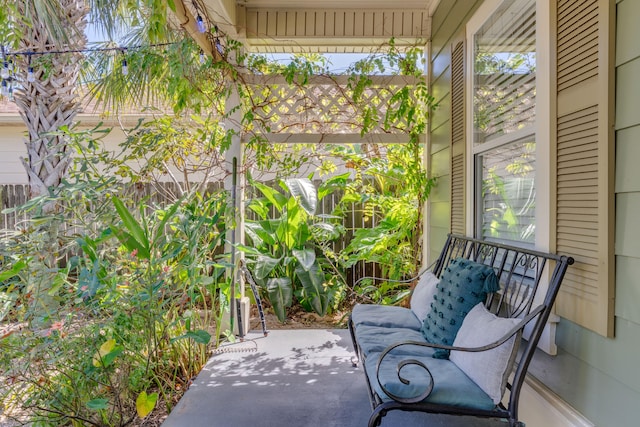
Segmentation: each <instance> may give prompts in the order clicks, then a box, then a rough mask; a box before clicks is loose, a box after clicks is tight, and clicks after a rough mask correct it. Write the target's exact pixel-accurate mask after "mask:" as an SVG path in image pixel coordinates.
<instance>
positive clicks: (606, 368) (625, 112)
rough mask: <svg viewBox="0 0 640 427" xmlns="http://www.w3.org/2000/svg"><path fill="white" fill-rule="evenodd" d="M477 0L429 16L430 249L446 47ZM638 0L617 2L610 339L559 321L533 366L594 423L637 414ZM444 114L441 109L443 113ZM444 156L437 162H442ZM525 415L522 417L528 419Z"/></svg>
mask: <svg viewBox="0 0 640 427" xmlns="http://www.w3.org/2000/svg"><path fill="white" fill-rule="evenodd" d="M480 3H481V1H462V0H459V1H446V2H441V3H440V7H439V8H438V10H437V11H436V14H435V15H434V18H433V27H432V28H433V35H432V45H431V48H432V49H431V58H430V60H431V70H432V75H431V84H432V91H433V93H435V94H437V95H438V100H442V101H443V104H446V105H447V106H446V108H447V110H445V111H442V112H438V113H437V114H436V116H435V117H434V121H433V122H432V127H431V132H430V142H431V144H430V150H431V151H430V156H429V161H430V163H431V167H432V172H433V174H434V176H437V177H439V182H438V187H437V188H436V189H435V190H434V193H433V199H432V200H431V201H430V215H431V216H430V220H431V223H430V224H429V228H428V229H429V234H428V236H429V242H428V245H429V248H430V249H431V251H432V253H434V252H435V253H436V254H437V251H438V250H439V248H440V247H441V245H442V243H443V241H444V238H445V236H446V233H447V232H448V231H449V230H448V227H449V220H450V206H451V197H450V185H451V176H450V175H451V173H450V164H449V163H448V162H449V161H450V157H451V150H450V144H451V129H450V126H451V125H450V117H446V114H450V111H449V104H448V103H449V102H450V101H449V100H450V63H451V56H450V48H451V43H452V41H453V40H455V38H456V37H458V36H459V35H460V34H461V31H462V30H463V28H464V25H465V24H466V22H467V21H468V19H469V17H470V16H471V15H472V14H473V12H474V10H475V9H476V8H477V7H478V6H479V4H480ZM638 22H640V1H638V0H618V1H617V2H616V55H615V59H616V94H615V95H616V105H615V108H616V121H615V144H616V147H615V148H616V165H615V168H616V169H615V201H616V216H615V223H616V227H615V228H616V231H615V268H616V294H615V337H614V338H605V337H603V336H601V335H598V334H596V333H594V332H591V331H589V330H587V329H585V328H583V327H581V326H579V325H577V324H575V323H573V322H570V321H568V320H566V319H561V321H560V323H559V325H558V329H557V335H556V342H557V344H558V347H559V349H558V355H557V356H554V357H552V356H548V355H546V354H544V353H540V354H537V355H536V357H535V358H534V361H533V362H532V365H531V369H530V372H531V373H532V374H533V375H535V376H536V377H538V379H540V380H541V381H542V382H543V383H544V384H545V385H546V386H547V387H549V388H550V389H551V390H552V391H553V392H555V393H556V394H558V395H559V396H560V398H562V399H563V400H565V401H566V402H567V403H569V404H570V405H572V406H573V407H574V408H575V409H576V410H577V411H579V412H580V413H582V414H583V415H584V416H585V417H587V418H588V419H589V420H590V421H592V422H593V423H594V424H595V425H596V426H602V427H609V426H625V425H638V419H639V418H640V407H639V406H638V402H640V369H638V362H637V361H638V356H639V355H640V223H639V221H638V218H640V167H638V164H639V160H640V114H638V111H640V78H639V76H640V43H638V40H640V25H638ZM442 113H445V114H444V115H443V114H442ZM440 162H442V163H440ZM525 421H526V420H525Z"/></svg>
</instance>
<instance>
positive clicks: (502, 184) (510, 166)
mask: <svg viewBox="0 0 640 427" xmlns="http://www.w3.org/2000/svg"><path fill="white" fill-rule="evenodd" d="M479 158H480V162H481V166H482V189H481V192H482V210H481V212H482V213H481V214H482V219H481V223H482V231H481V232H482V238H483V239H489V240H498V241H502V242H509V243H513V242H525V243H532V244H533V243H534V238H535V195H536V190H535V179H534V176H535V142H533V141H526V142H517V143H513V144H510V145H507V146H504V147H501V148H498V149H495V150H491V151H488V152H487V153H484V154H482V155H481V156H479Z"/></svg>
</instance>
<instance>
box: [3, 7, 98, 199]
mask: <svg viewBox="0 0 640 427" xmlns="http://www.w3.org/2000/svg"><path fill="white" fill-rule="evenodd" d="M52 3H54V4H56V6H58V7H57V8H56V13H57V14H58V17H57V19H58V20H59V22H60V24H61V25H64V26H65V30H66V33H67V40H66V42H62V43H60V42H58V43H55V42H54V40H53V37H52V36H51V32H50V31H49V28H48V27H47V24H50V23H51V21H48V22H47V20H45V19H32V20H31V21H32V24H33V25H32V26H30V27H27V28H24V37H23V39H22V41H21V43H20V51H21V52H35V53H36V54H35V55H31V65H32V66H33V68H34V73H35V76H36V80H35V81H34V82H28V81H26V79H23V81H22V82H21V84H22V86H23V88H22V89H21V90H17V91H16V95H15V102H16V105H17V106H18V108H19V110H20V115H21V116H22V119H23V120H24V122H25V124H26V125H27V129H28V135H27V138H26V139H25V145H26V148H27V154H28V157H27V158H23V159H22V163H23V165H24V167H25V169H26V170H27V174H28V177H29V185H30V194H31V197H36V196H40V195H45V194H48V193H49V189H50V188H55V187H57V186H59V185H60V183H61V181H62V179H63V178H64V176H65V175H66V173H67V169H68V168H69V165H70V163H71V152H70V150H69V147H68V139H67V138H66V137H65V136H64V135H61V134H60V133H59V132H58V131H59V129H60V128H61V127H62V126H65V125H66V126H69V127H71V125H72V124H73V122H74V119H75V116H76V114H77V112H78V110H79V108H80V106H79V103H78V93H77V80H78V77H79V72H80V66H81V62H82V59H83V55H82V54H81V53H77V52H76V53H73V52H72V53H54V54H49V55H38V54H37V53H40V52H50V51H58V52H59V51H70V50H75V51H77V50H81V49H84V48H85V47H86V43H87V39H86V36H85V35H84V29H85V27H86V18H87V14H88V8H87V6H86V4H85V2H84V0H55V1H53V2H52ZM19 8H20V9H21V11H22V12H23V13H24V16H29V15H31V16H37V12H36V11H35V10H34V2H33V1H32V0H19ZM17 63H18V64H17V65H18V66H19V68H20V69H21V70H25V73H23V77H24V76H25V75H26V70H27V66H28V57H27V56H19V57H17ZM54 208H55V206H53V207H52V206H49V209H48V210H51V209H54Z"/></svg>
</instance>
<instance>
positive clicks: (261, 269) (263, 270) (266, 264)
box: [253, 255, 281, 280]
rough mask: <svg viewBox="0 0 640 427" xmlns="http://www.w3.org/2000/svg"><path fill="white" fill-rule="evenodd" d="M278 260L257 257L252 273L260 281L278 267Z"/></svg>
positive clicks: (262, 256) (265, 256) (268, 257)
mask: <svg viewBox="0 0 640 427" xmlns="http://www.w3.org/2000/svg"><path fill="white" fill-rule="evenodd" d="M280 260H281V259H280V258H272V257H270V256H267V255H260V256H258V258H257V259H256V263H255V267H254V269H255V271H254V272H253V274H254V275H255V277H256V279H258V280H262V279H264V278H266V277H268V276H269V274H271V272H272V271H273V270H274V269H275V268H276V267H277V266H278V264H279V263H280Z"/></svg>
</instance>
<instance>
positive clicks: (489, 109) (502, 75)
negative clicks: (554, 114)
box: [473, 0, 536, 144]
mask: <svg viewBox="0 0 640 427" xmlns="http://www.w3.org/2000/svg"><path fill="white" fill-rule="evenodd" d="M535 28H536V22H535V2H534V1H531V0H513V1H505V2H504V3H502V5H501V6H500V7H499V8H498V10H497V11H496V12H494V13H493V15H491V17H490V18H489V19H488V20H487V21H486V22H485V23H484V25H483V26H482V27H481V28H480V30H479V31H478V32H477V33H476V34H475V37H474V73H473V88H474V94H473V95H474V96H473V113H474V117H473V123H474V127H475V132H474V143H476V144H482V143H484V142H487V141H491V140H492V139H495V138H496V137H498V136H501V135H504V134H509V133H512V132H515V131H518V130H522V129H523V128H526V127H528V126H531V125H533V124H534V123H535V94H536V87H535V83H536V82H535V79H536V73H535V72H536V52H535Z"/></svg>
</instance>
